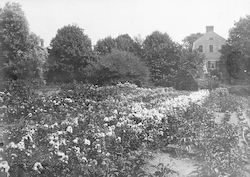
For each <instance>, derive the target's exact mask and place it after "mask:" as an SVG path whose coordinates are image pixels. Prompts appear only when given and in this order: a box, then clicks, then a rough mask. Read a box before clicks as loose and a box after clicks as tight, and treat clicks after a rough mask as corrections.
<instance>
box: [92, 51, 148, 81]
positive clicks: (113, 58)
mask: <svg viewBox="0 0 250 177" xmlns="http://www.w3.org/2000/svg"><path fill="white" fill-rule="evenodd" d="M148 76H149V71H148V69H147V67H146V66H145V65H144V64H143V63H142V62H141V61H140V59H139V58H138V57H136V56H134V55H133V54H132V53H129V52H125V51H119V50H113V51H112V52H111V53H110V54H107V55H105V56H103V57H101V58H100V59H99V60H98V62H97V63H96V65H95V72H94V73H93V75H92V77H93V78H94V80H95V82H94V84H98V85H109V84H111V85H113V84H117V83H119V82H131V83H135V84H138V85H139V86H142V85H146V84H147V82H148Z"/></svg>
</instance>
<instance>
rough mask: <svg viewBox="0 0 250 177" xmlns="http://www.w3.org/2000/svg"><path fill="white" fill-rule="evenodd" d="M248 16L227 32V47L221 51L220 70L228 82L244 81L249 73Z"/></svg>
mask: <svg viewBox="0 0 250 177" xmlns="http://www.w3.org/2000/svg"><path fill="white" fill-rule="evenodd" d="M249 29H250V16H249V15H247V16H246V17H245V18H241V19H240V20H239V21H238V22H236V23H235V24H234V27H233V28H231V29H230V30H229V38H228V40H227V45H226V46H225V47H224V48H223V49H222V50H221V53H222V56H221V60H220V69H221V71H222V75H223V79H224V80H225V81H228V82H230V83H231V82H233V80H241V81H243V80H245V79H246V78H248V77H249V76H248V75H247V73H249V72H250V50H249V49H250V31H249Z"/></svg>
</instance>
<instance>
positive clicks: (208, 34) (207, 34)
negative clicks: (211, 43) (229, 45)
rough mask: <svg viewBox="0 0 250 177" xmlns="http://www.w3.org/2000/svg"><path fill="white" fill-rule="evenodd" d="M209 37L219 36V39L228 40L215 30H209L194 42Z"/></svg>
mask: <svg viewBox="0 0 250 177" xmlns="http://www.w3.org/2000/svg"><path fill="white" fill-rule="evenodd" d="M209 37H215V38H217V39H220V40H224V41H226V39H225V38H223V37H221V36H220V35H218V34H217V33H215V32H214V31H209V32H207V33H205V34H204V35H203V36H201V37H200V38H199V39H197V40H196V41H194V43H198V42H200V41H203V40H206V39H208V38H209Z"/></svg>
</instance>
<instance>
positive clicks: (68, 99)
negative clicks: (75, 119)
mask: <svg viewBox="0 0 250 177" xmlns="http://www.w3.org/2000/svg"><path fill="white" fill-rule="evenodd" d="M64 101H65V102H68V103H72V102H73V100H72V99H71V98H65V100H64Z"/></svg>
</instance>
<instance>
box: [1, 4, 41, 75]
mask: <svg viewBox="0 0 250 177" xmlns="http://www.w3.org/2000/svg"><path fill="white" fill-rule="evenodd" d="M39 40H40V39H39V37H37V36H36V35H35V34H31V33H30V31H29V24H28V21H27V19H26V17H25V14H24V12H23V11H22V9H21V5H20V4H18V3H6V5H5V7H4V8H3V9H2V10H1V11H0V48H1V50H0V58H1V63H0V64H1V66H0V70H1V76H2V79H7V78H12V79H17V78H23V79H24V78H26V79H30V78H36V77H40V76H41V73H40V74H38V73H39V71H38V70H39V69H38V68H39V67H40V66H41V65H42V64H43V63H41V62H40V61H39V60H40V58H39V56H38V55H36V54H37V51H38V48H37V47H38V44H39ZM39 50H40V49H39ZM42 53H43V54H42ZM40 54H42V55H43V56H44V59H43V60H45V58H46V51H45V50H40V51H39V55H40ZM38 63H39V64H38ZM38 65H39V67H38Z"/></svg>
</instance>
